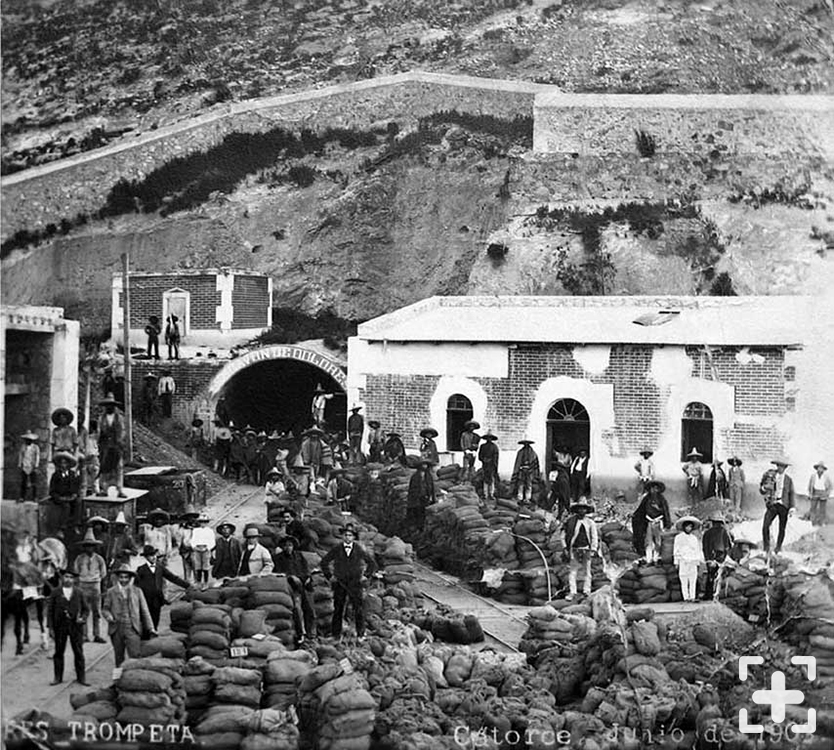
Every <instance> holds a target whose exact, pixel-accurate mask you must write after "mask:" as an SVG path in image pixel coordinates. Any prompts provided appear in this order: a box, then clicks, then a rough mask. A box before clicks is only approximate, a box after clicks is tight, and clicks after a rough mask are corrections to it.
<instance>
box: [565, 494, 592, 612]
mask: <svg viewBox="0 0 834 750" xmlns="http://www.w3.org/2000/svg"><path fill="white" fill-rule="evenodd" d="M593 512H594V506H593V504H592V503H590V502H588V500H587V499H586V498H584V497H581V498H580V499H579V501H578V502H576V503H574V504H573V505H571V506H570V515H569V516H568V520H567V522H566V523H565V529H564V535H563V542H564V545H565V551H564V553H563V555H564V558H563V559H564V561H565V562H567V563H568V566H569V570H568V586H569V593H568V595H567V597H566V598H567V599H569V600H570V599H573V598H574V597H576V594H577V576H578V574H579V571H580V570H582V571H583V579H582V592H583V593H584V594H585V596H590V594H591V589H592V586H593V580H592V577H591V561H592V560H593V557H594V555H595V554H597V553H598V552H599V530H598V529H597V525H596V523H595V522H594V519H593V518H591V517H590V516H589V514H590V513H593Z"/></svg>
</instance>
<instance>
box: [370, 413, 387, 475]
mask: <svg viewBox="0 0 834 750" xmlns="http://www.w3.org/2000/svg"><path fill="white" fill-rule="evenodd" d="M368 427H369V428H370V430H369V432H368V461H370V462H371V463H375V464H378V463H382V446H383V444H384V442H385V441H384V436H385V433H383V431H382V425H381V424H380V423H379V422H378V421H377V420H376V419H369V420H368Z"/></svg>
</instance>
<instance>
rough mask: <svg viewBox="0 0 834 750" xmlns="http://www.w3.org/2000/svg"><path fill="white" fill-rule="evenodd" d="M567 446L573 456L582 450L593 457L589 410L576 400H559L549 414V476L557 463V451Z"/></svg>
mask: <svg viewBox="0 0 834 750" xmlns="http://www.w3.org/2000/svg"><path fill="white" fill-rule="evenodd" d="M559 446H565V447H567V449H568V452H569V453H570V455H571V456H576V454H577V453H578V452H579V449H580V448H584V449H585V450H586V451H588V456H589V457H590V455H591V419H590V417H589V416H588V410H587V409H586V408H585V407H584V406H583V405H582V404H581V403H580V402H579V401H577V400H576V399H573V398H562V399H559V400H558V401H557V402H556V403H554V404H553V406H551V407H550V411H548V413H547V453H546V454H545V455H546V458H545V471H546V472H547V473H548V474H549V473H550V469H551V465H552V464H553V463H555V455H554V452H555V449H556V448H557V447H559Z"/></svg>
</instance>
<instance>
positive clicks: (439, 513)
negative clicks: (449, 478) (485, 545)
mask: <svg viewBox="0 0 834 750" xmlns="http://www.w3.org/2000/svg"><path fill="white" fill-rule="evenodd" d="M458 486H461V485H458ZM460 497H461V498H462V499H463V500H464V502H466V497H467V496H466V495H463V494H461V495H460ZM488 533H490V531H489V524H488V523H487V522H486V519H484V517H483V516H482V515H481V512H480V510H479V509H478V507H477V506H476V505H468V504H467V505H462V506H457V501H456V500H454V499H452V500H444V501H443V502H442V503H437V504H436V505H432V506H429V508H427V511H426V533H425V536H424V541H425V544H426V555H427V556H428V557H430V558H431V559H432V561H433V563H434V564H435V567H439V568H441V569H443V570H446V571H448V572H450V573H453V574H455V575H459V576H461V577H465V578H467V579H475V578H479V577H480V574H481V567H480V566H479V565H478V562H477V561H476V560H473V559H472V557H471V555H470V553H469V551H470V550H471V549H473V548H476V547H477V546H478V539H479V537H481V536H483V535H485V534H488Z"/></svg>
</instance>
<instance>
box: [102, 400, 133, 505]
mask: <svg viewBox="0 0 834 750" xmlns="http://www.w3.org/2000/svg"><path fill="white" fill-rule="evenodd" d="M116 403H117V402H116V399H115V398H113V394H112V393H109V394H107V396H106V397H105V398H104V399H102V400H101V401H99V406H103V407H104V414H102V416H101V419H99V430H98V452H99V457H100V460H101V490H102V494H105V495H106V494H107V488H108V487H110V486H111V485H112V484H113V483H114V482H115V484H116V488H117V490H118V495H119V497H126V495H125V493H124V452H125V441H126V439H127V432H126V427H125V419H124V417H123V416H122V414H121V413H120V412H119V411H117V410H116Z"/></svg>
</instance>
